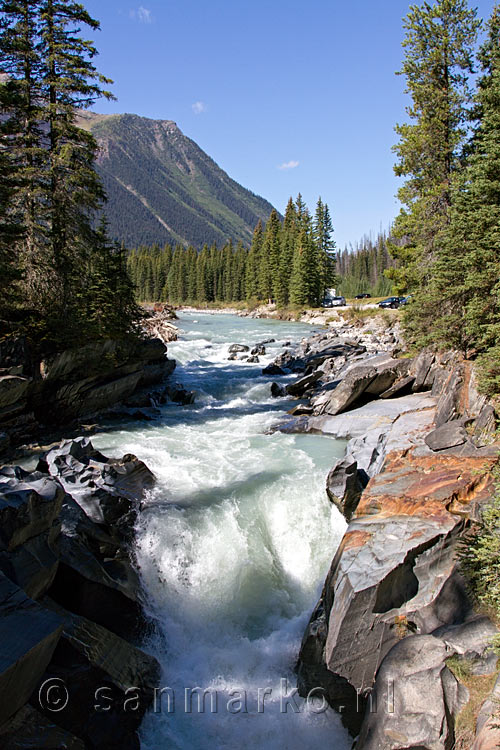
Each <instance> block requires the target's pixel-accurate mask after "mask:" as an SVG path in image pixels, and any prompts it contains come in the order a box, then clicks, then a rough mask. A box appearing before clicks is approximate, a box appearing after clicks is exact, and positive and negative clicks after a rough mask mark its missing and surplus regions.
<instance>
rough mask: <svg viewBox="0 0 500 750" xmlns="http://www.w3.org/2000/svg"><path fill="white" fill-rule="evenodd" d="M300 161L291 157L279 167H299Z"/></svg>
mask: <svg viewBox="0 0 500 750" xmlns="http://www.w3.org/2000/svg"><path fill="white" fill-rule="evenodd" d="M299 164H300V162H298V161H294V160H293V159H291V160H290V161H285V162H283V164H280V165H279V167H278V169H295V167H298V166H299Z"/></svg>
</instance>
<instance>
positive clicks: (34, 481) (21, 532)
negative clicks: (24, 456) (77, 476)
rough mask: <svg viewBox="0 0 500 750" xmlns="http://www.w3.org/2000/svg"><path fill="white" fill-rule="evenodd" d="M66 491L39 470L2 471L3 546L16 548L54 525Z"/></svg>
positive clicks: (0, 524)
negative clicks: (30, 471)
mask: <svg viewBox="0 0 500 750" xmlns="http://www.w3.org/2000/svg"><path fill="white" fill-rule="evenodd" d="M64 495H65V493H64V490H63V488H62V487H61V485H60V484H59V483H58V482H55V481H54V480H53V479H52V478H51V477H47V476H44V475H43V474H41V473H40V472H33V473H31V474H29V473H28V472H26V471H23V470H22V469H20V468H19V467H5V468H4V469H1V470H0V549H3V550H13V549H15V548H16V547H19V546H20V545H21V544H24V543H25V542H26V541H27V540H28V539H31V538H32V537H35V536H38V535H39V534H42V533H44V532H48V530H49V529H50V528H51V527H52V525H53V524H54V521H55V519H56V518H57V517H58V515H59V512H60V510H61V506H62V501H63V498H64Z"/></svg>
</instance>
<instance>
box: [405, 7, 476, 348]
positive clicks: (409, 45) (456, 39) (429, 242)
mask: <svg viewBox="0 0 500 750" xmlns="http://www.w3.org/2000/svg"><path fill="white" fill-rule="evenodd" d="M478 26H479V22H478V20H477V19H476V11H474V10H469V9H468V7H467V3H466V0H436V2H435V3H434V4H432V5H431V4H430V3H428V2H424V3H423V4H422V5H421V6H416V5H414V6H411V7H410V11H409V13H408V15H407V17H406V19H405V23H404V28H405V29H406V37H405V40H404V42H403V47H404V49H405V52H406V54H405V60H404V63H403V67H402V70H401V71H399V72H400V74H402V75H404V76H405V77H406V83H407V87H406V92H407V93H409V94H410V96H411V100H412V101H411V105H410V106H409V107H408V108H407V112H408V115H409V118H410V120H411V121H413V122H410V123H407V124H403V125H398V126H397V127H396V132H397V133H398V134H399V136H400V140H399V143H398V144H397V145H396V146H395V147H394V150H395V152H396V154H397V157H398V162H397V164H396V166H395V172H396V174H397V175H398V176H402V177H406V178H407V179H406V182H405V184H404V185H403V187H402V188H401V189H400V190H399V193H398V196H399V199H400V201H401V203H402V204H403V209H402V211H401V213H400V215H399V216H398V217H397V219H396V222H395V226H394V233H395V236H396V238H400V239H402V240H403V242H402V243H401V244H400V245H399V246H397V245H392V246H391V252H392V253H393V254H394V257H396V258H397V259H398V260H399V265H398V267H397V268H396V269H392V271H391V278H392V279H393V281H394V283H395V286H396V289H397V290H398V291H400V292H402V291H407V290H409V291H413V292H415V291H417V289H420V290H421V291H420V292H419V305H418V307H417V306H414V307H412V308H410V316H407V324H408V332H409V333H410V335H411V336H412V337H413V338H415V337H416V338H418V337H419V335H420V334H421V333H423V336H424V338H425V335H426V331H427V330H428V329H429V321H431V320H432V317H433V314H434V311H433V309H432V305H429V304H427V302H426V299H425V291H424V290H425V288H426V286H427V284H428V282H429V279H430V278H431V276H432V266H433V263H434V261H435V259H436V251H437V249H438V248H439V245H440V242H441V241H442V237H443V231H444V230H445V228H446V226H447V224H448V222H449V217H450V207H451V180H452V175H453V173H454V171H455V170H456V169H457V168H458V167H459V166H460V153H461V146H462V144H463V142H464V137H465V135H466V129H465V122H466V120H467V116H468V111H467V107H468V105H469V103H470V90H469V86H468V74H469V73H471V72H472V47H473V44H474V42H475V39H476V35H477V30H478ZM412 315H413V316H414V317H413V318H412ZM415 316H416V317H415ZM412 320H413V324H412Z"/></svg>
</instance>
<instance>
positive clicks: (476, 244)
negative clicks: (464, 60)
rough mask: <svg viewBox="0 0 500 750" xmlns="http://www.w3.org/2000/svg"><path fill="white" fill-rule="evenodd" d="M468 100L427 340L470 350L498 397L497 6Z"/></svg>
mask: <svg viewBox="0 0 500 750" xmlns="http://www.w3.org/2000/svg"><path fill="white" fill-rule="evenodd" d="M479 60H480V63H481V67H482V72H483V75H482V77H481V78H480V80H479V83H478V88H477V93H476V96H475V104H476V107H475V114H476V117H477V127H476V129H475V132H474V134H473V139H472V143H471V146H470V154H469V158H468V164H467V168H466V169H465V171H464V172H463V173H462V174H460V175H458V176H457V179H456V181H455V186H454V187H455V189H454V193H453V208H452V212H451V221H450V226H449V230H448V232H447V235H446V240H445V242H444V243H443V247H442V249H441V252H440V253H439V257H438V261H437V262H436V264H435V267H434V276H433V280H432V284H431V292H432V296H431V299H433V300H434V301H435V309H436V313H437V314H436V318H435V321H434V324H433V330H432V333H433V337H434V340H435V341H436V342H437V343H438V344H439V345H440V346H442V347H458V348H461V349H462V350H463V351H465V352H468V351H471V352H472V351H476V352H479V354H480V361H481V364H482V368H481V373H482V374H481V378H482V386H483V388H484V389H485V390H486V391H488V392H489V393H498V392H499V391H500V343H499V342H500V181H499V175H500V7H499V6H498V5H497V6H496V7H495V8H494V10H493V14H492V16H491V18H490V20H489V23H488V36H487V39H486V42H485V43H484V45H483V46H482V48H481V51H480V54H479Z"/></svg>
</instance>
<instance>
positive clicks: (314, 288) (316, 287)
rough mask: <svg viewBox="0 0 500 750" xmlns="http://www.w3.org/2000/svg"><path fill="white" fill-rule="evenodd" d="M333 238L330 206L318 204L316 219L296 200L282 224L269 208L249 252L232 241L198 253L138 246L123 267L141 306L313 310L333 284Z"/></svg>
mask: <svg viewBox="0 0 500 750" xmlns="http://www.w3.org/2000/svg"><path fill="white" fill-rule="evenodd" d="M332 233H333V229H332V221H331V218H330V212H329V209H328V206H327V205H326V204H325V203H323V202H322V200H321V199H319V200H318V203H317V205H316V212H315V215H314V218H313V217H312V216H311V214H310V212H309V211H308V209H307V208H306V206H305V204H304V202H303V200H302V197H301V196H300V195H299V196H298V197H297V200H296V201H295V202H294V201H293V200H292V199H291V198H290V200H289V202H288V205H287V209H286V213H285V218H284V220H283V222H281V221H280V218H279V216H278V214H277V212H276V211H274V210H273V211H272V212H271V215H270V216H269V220H268V221H267V223H266V224H265V225H263V224H262V222H261V221H259V222H258V224H257V226H256V228H255V231H254V234H253V239H252V243H251V246H250V248H245V247H244V246H243V245H242V244H241V243H238V244H237V245H236V247H234V246H233V243H232V242H231V241H230V240H229V241H228V242H227V243H226V244H225V245H224V246H223V247H217V246H216V245H212V246H211V247H208V246H207V245H205V246H204V247H203V248H202V250H201V251H200V252H198V251H197V250H195V248H193V247H188V248H187V249H185V248H184V247H182V246H177V247H175V248H172V247H171V246H170V245H166V246H165V247H164V248H162V249H160V248H159V247H158V246H157V245H153V246H152V247H139V248H137V249H135V250H133V251H132V252H131V253H130V255H129V257H128V270H129V274H130V277H131V279H132V281H133V282H134V284H135V286H136V293H137V297H138V299H140V300H142V301H152V300H162V301H165V302H171V303H174V304H179V303H186V302H189V303H205V302H241V301H249V302H250V301H251V302H257V301H266V302H267V301H269V300H274V301H275V302H276V304H278V305H279V306H280V307H285V306H287V305H318V304H319V303H320V302H321V300H322V299H323V297H324V295H325V290H326V289H327V288H329V287H331V286H333V285H334V284H335V243H334V241H333V239H332Z"/></svg>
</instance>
